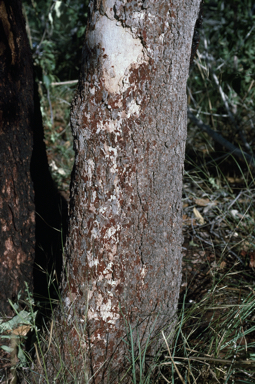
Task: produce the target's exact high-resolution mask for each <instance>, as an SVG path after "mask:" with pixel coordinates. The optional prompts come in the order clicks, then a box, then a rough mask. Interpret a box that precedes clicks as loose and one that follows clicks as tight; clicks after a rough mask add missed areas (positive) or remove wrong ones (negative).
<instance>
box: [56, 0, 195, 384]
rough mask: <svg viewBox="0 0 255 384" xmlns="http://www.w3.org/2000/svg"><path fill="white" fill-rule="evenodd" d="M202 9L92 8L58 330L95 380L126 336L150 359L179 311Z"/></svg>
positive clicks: (172, 5) (77, 107)
mask: <svg viewBox="0 0 255 384" xmlns="http://www.w3.org/2000/svg"><path fill="white" fill-rule="evenodd" d="M199 5H200V0H182V1H181V0H172V1H168V0H157V1H153V0H145V1H126V0H94V1H91V2H90V18H89V23H88V27H87V31H86V39H85V47H84V51H83V66H82V71H81V76H80V81H79V86H78V90H77V93H76V96H75V98H74V101H73V105H72V116H71V125H72V130H73V135H74V147H75V166H74V170H73V174H72V184H71V203H70V222H69V235H68V240H67V243H66V278H65V280H64V283H63V300H64V305H65V315H63V316H66V318H64V319H63V321H64V322H65V324H66V326H67V330H68V338H69V339H71V344H72V353H73V354H74V356H75V359H76V361H77V364H81V358H80V357H81V355H82V351H85V353H87V354H88V360H87V362H85V365H86V364H87V366H86V367H84V366H82V367H81V365H79V370H80V371H81V370H82V369H83V368H85V369H86V370H87V374H88V375H89V376H90V377H91V376H93V379H91V381H93V380H94V383H101V382H104V383H106V382H109V383H115V382H117V379H119V378H120V377H121V376H122V375H124V370H123V369H124V368H123V367H124V365H125V363H126V362H127V360H125V356H127V357H130V356H129V355H128V353H129V352H128V349H131V346H130V345H127V343H130V338H131V337H132V336H134V348H135V352H137V347H138V344H137V337H138V336H139V340H140V342H141V345H142V346H144V345H145V343H146V340H147V338H148V337H150V339H151V340H152V339H154V341H153V343H152V345H151V347H150V348H151V350H149V351H148V352H149V353H150V354H152V351H154V350H155V348H156V344H157V340H158V336H159V335H160V331H161V330H162V329H166V330H169V329H171V322H173V320H174V316H175V313H176V308H177V303H178V296H179V287H180V281H181V245H182V203H181V196H182V170H183V162H184V149H185V139H186V115H187V104H186V81H187V77H188V72H189V63H190V52H191V43H192V37H193V31H194V25H195V22H196V19H197V15H198V12H199ZM130 327H131V328H130ZM130 329H132V330H133V332H132V333H133V335H132V334H131V333H130ZM84 330H85V331H84ZM65 337H66V336H65ZM123 340H124V341H125V342H123ZM64 342H65V345H66V346H67V344H68V341H67V339H64ZM126 342H127V343H126ZM67 350H68V349H66V351H65V353H66V355H67V354H68V353H69V352H68V351H67ZM75 359H74V360H75ZM86 359H87V357H86ZM115 380H116V381H115ZM127 381H128V379H127Z"/></svg>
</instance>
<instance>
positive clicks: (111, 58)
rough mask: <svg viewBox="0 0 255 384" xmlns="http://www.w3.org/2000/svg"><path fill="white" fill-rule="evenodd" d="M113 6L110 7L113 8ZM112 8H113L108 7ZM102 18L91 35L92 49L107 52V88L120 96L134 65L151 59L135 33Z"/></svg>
mask: <svg viewBox="0 0 255 384" xmlns="http://www.w3.org/2000/svg"><path fill="white" fill-rule="evenodd" d="M112 3H114V2H113V1H112V0H108V1H105V13H106V15H107V16H108V17H110V16H111V14H112V12H109V9H111V8H112ZM109 6H110V7H109ZM108 7H109V8H108ZM107 16H101V15H100V16H99V19H98V21H97V22H96V25H95V29H94V30H93V31H90V32H89V33H88V46H89V48H91V49H93V48H95V47H96V46H98V45H99V46H100V47H101V49H103V52H104V53H103V56H104V57H103V59H102V66H103V73H104V81H105V88H106V89H107V91H108V92H111V93H118V92H120V90H121V83H122V79H123V78H124V75H125V73H126V74H127V72H128V70H129V68H131V65H132V64H142V63H144V62H146V61H147V60H148V57H147V55H146V52H145V50H144V47H143V45H142V43H141V40H140V39H136V38H134V37H133V36H132V34H131V31H129V29H127V28H123V27H122V26H121V25H117V21H116V20H115V19H112V18H111V19H110V18H108V17H107Z"/></svg>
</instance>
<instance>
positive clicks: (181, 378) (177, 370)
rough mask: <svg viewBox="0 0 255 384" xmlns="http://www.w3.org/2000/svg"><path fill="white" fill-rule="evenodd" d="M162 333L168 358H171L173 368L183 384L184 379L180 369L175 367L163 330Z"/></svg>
mask: <svg viewBox="0 0 255 384" xmlns="http://www.w3.org/2000/svg"><path fill="white" fill-rule="evenodd" d="M162 335H163V338H164V340H165V343H166V346H167V350H168V353H169V357H170V359H171V361H172V363H173V365H174V368H175V370H176V372H177V373H178V376H179V378H180V380H181V382H182V383H183V384H185V381H184V379H183V377H182V375H181V374H180V371H179V369H178V368H177V365H176V364H175V362H174V359H173V358H172V355H171V352H170V348H169V345H168V343H167V340H166V337H165V334H164V331H162Z"/></svg>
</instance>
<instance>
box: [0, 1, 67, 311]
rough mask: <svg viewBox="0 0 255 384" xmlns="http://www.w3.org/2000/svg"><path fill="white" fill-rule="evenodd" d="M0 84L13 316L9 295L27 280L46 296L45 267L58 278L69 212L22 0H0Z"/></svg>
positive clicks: (2, 284) (6, 289) (2, 244)
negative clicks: (46, 137)
mask: <svg viewBox="0 0 255 384" xmlns="http://www.w3.org/2000/svg"><path fill="white" fill-rule="evenodd" d="M0 84H1V87H0V169H1V177H0V224H1V232H0V255H1V263H0V316H1V314H6V315H8V316H11V315H12V314H13V312H12V309H11V307H10V305H9V303H8V299H11V300H12V301H16V299H17V294H18V292H19V291H21V293H22V296H21V297H24V293H25V288H26V285H25V282H27V283H28V286H29V289H30V291H32V290H33V286H34V288H35V293H37V294H40V295H43V296H46V295H47V294H48V281H47V274H46V273H44V272H45V270H47V269H49V271H50V270H51V268H52V266H53V265H54V268H55V269H56V270H57V274H58V275H59V276H60V269H61V265H62V243H61V233H60V231H59V230H60V229H61V227H62V229H63V233H62V238H64V237H65V227H66V225H65V221H66V216H67V213H66V210H67V209H66V201H65V200H64V198H62V197H61V196H60V195H59V194H58V192H57V189H56V187H55V185H54V183H53V180H52V178H51V175H50V172H49V166H48V161H47V155H46V149H45V144H44V141H43V125H42V119H41V112H40V103H39V98H38V92H37V88H36V87H35V86H34V75H33V62H32V53H31V49H30V47H29V43H28V38H27V34H26V29H25V21H24V18H23V15H22V7H21V1H20V0H5V1H1V0H0ZM35 212H36V213H37V215H36V217H35ZM56 229H57V230H56ZM35 237H36V241H35ZM34 261H35V263H36V267H35V268H34ZM38 265H39V266H40V267H38ZM42 269H43V270H44V271H42ZM33 275H34V277H35V279H34V280H35V282H34V284H33Z"/></svg>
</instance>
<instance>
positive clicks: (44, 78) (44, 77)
mask: <svg viewBox="0 0 255 384" xmlns="http://www.w3.org/2000/svg"><path fill="white" fill-rule="evenodd" d="M43 84H44V85H45V87H46V88H47V89H49V87H50V84H51V81H50V78H49V76H47V75H43Z"/></svg>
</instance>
